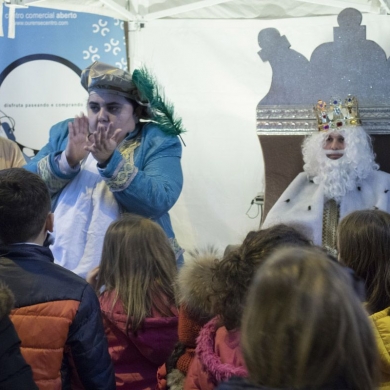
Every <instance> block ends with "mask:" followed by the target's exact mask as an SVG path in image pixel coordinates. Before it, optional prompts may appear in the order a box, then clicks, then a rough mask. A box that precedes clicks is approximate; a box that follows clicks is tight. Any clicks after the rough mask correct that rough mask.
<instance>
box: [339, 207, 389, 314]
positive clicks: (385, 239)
mask: <svg viewBox="0 0 390 390" xmlns="http://www.w3.org/2000/svg"><path fill="white" fill-rule="evenodd" d="M338 249H339V257H340V260H341V261H342V262H344V263H345V264H346V265H347V266H348V267H350V268H352V269H353V270H354V271H355V273H356V275H357V276H359V277H361V278H362V279H363V280H364V282H365V285H366V292H367V302H368V309H369V311H371V312H378V311H381V310H383V309H385V308H386V307H388V306H390V214H388V213H386V212H384V211H381V210H361V211H355V212H353V213H351V214H348V215H347V216H346V217H344V218H343V219H342V221H341V222H340V224H339V227H338Z"/></svg>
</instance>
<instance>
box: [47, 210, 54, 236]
mask: <svg viewBox="0 0 390 390" xmlns="http://www.w3.org/2000/svg"><path fill="white" fill-rule="evenodd" d="M53 229H54V214H53V213H49V214H48V215H47V217H46V224H45V230H46V231H48V232H50V233H51V232H52V231H53Z"/></svg>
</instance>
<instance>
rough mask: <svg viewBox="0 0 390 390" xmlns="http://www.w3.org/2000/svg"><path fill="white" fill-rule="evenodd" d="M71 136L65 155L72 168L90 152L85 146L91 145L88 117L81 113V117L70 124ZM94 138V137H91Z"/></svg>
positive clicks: (77, 117)
mask: <svg viewBox="0 0 390 390" xmlns="http://www.w3.org/2000/svg"><path fill="white" fill-rule="evenodd" d="M68 130H69V136H68V144H67V145H66V149H65V155H66V159H67V160H68V164H69V165H70V166H71V167H74V166H75V165H77V164H79V163H80V161H81V160H83V159H84V158H85V157H86V156H87V155H88V150H87V149H85V146H87V145H88V144H89V142H88V134H89V123H88V117H86V116H85V115H84V113H81V114H80V116H77V115H76V117H75V118H74V121H73V123H72V122H69V124H68ZM90 138H92V137H90Z"/></svg>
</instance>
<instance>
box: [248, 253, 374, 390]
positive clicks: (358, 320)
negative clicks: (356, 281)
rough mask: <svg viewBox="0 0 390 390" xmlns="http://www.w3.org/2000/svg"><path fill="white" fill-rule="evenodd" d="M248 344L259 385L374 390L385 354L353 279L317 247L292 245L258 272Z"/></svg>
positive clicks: (250, 306)
mask: <svg viewBox="0 0 390 390" xmlns="http://www.w3.org/2000/svg"><path fill="white" fill-rule="evenodd" d="M242 349H243V354H244V358H245V362H246V365H247V368H248V372H249V377H250V379H251V381H252V382H253V383H255V384H256V385H263V386H270V387H278V388H279V387H289V388H290V387H292V388H320V387H321V386H325V387H326V386H328V387H326V388H332V387H331V386H332V384H335V383H340V382H341V383H342V384H344V385H345V387H346V388H348V389H355V390H371V389H373V388H374V387H375V384H376V381H377V369H378V364H377V362H378V360H377V359H378V357H377V350H376V344H375V339H374V336H373V333H372V329H371V324H370V322H369V319H368V315H367V313H366V312H365V310H364V308H363V306H362V304H361V302H360V300H359V298H358V296H357V294H356V293H355V291H354V288H353V281H352V276H351V274H350V273H348V272H347V271H346V269H343V267H342V266H341V265H340V264H338V263H336V262H335V261H332V260H330V259H329V258H328V257H327V256H326V255H325V254H324V253H323V252H322V251H320V250H319V249H316V248H312V249H303V248H288V249H287V248H286V249H282V250H279V251H277V252H275V253H274V255H272V256H271V257H270V258H269V259H268V260H267V261H266V262H265V264H264V265H262V266H261V267H260V268H259V270H258V271H257V274H256V277H255V280H254V283H253V285H252V286H251V289H250V292H249V295H248V300H247V305H246V308H245V310H244V315H243V326H242Z"/></svg>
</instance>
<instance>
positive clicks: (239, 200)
mask: <svg viewBox="0 0 390 390" xmlns="http://www.w3.org/2000/svg"><path fill="white" fill-rule="evenodd" d="M362 24H365V25H367V38H368V39H372V40H374V41H376V42H377V43H378V44H379V45H381V46H382V48H383V49H384V50H385V51H386V53H387V57H388V56H389V55H390V39H389V37H390V17H389V16H383V15H372V14H365V15H364V16H363V23H362ZM333 26H337V17H336V16H328V17H312V18H297V19H284V20H280V19H279V20H258V19H257V20H160V21H154V22H152V23H148V24H147V25H146V28H144V29H143V30H142V31H141V32H139V33H135V34H137V36H136V38H135V45H136V46H135V48H134V49H135V50H134V52H135V58H134V60H135V62H134V65H135V66H136V67H137V66H139V65H140V64H143V63H145V64H146V65H147V66H148V67H150V68H151V69H153V71H154V73H155V74H156V75H157V76H158V79H159V81H160V83H161V84H162V85H163V86H164V87H165V91H166V95H167V96H168V97H169V99H170V100H171V101H172V102H174V104H175V108H176V110H177V113H178V114H179V115H180V116H182V118H183V122H184V124H185V126H186V128H187V130H188V132H187V133H185V134H184V136H183V138H184V141H185V143H186V144H187V147H184V148H183V159H182V163H183V170H184V188H183V192H182V195H181V197H180V198H179V200H178V202H177V204H176V205H175V206H174V208H173V209H172V211H171V217H172V221H173V225H174V229H175V232H176V235H177V238H178V240H179V243H180V244H181V245H182V246H183V247H184V248H185V249H186V250H187V251H188V250H191V249H193V248H201V247H205V246H206V245H214V246H216V247H217V248H219V249H220V250H223V249H224V248H225V247H226V245H228V244H234V243H239V242H240V241H241V240H242V239H243V238H244V237H245V235H246V234H247V232H248V231H249V230H252V229H257V228H258V227H259V222H260V216H258V217H256V218H253V219H251V218H249V217H248V216H247V215H246V212H247V210H248V208H249V206H250V202H251V200H252V198H254V196H255V195H256V194H257V193H258V192H262V191H264V167H263V159H262V154H261V149H260V145H259V141H258V139H257V135H256V105H257V103H258V102H259V101H260V100H261V98H262V97H264V96H265V95H266V93H267V92H268V90H269V87H270V84H271V77H272V72H271V67H270V65H269V63H263V62H262V61H261V59H260V58H259V56H258V54H257V52H258V51H259V49H260V48H259V46H258V44H257V35H258V33H259V31H260V30H262V29H264V28H268V27H275V28H277V29H278V30H279V31H280V33H281V34H282V35H286V37H287V38H288V40H289V41H290V43H291V48H292V49H294V50H296V51H298V52H300V53H301V54H303V55H304V56H306V57H307V58H308V59H310V56H311V53H312V52H313V50H314V49H315V48H316V47H317V46H318V45H319V44H321V43H324V42H329V41H332V40H333ZM133 42H134V41H133ZM346 55H347V53H346ZM324 66H326V60H325V59H324ZM319 71H321V70H319ZM346 93H348V91H346ZM249 214H250V216H252V217H254V216H256V214H257V207H256V206H255V205H254V206H252V208H251V210H250V213H249Z"/></svg>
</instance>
